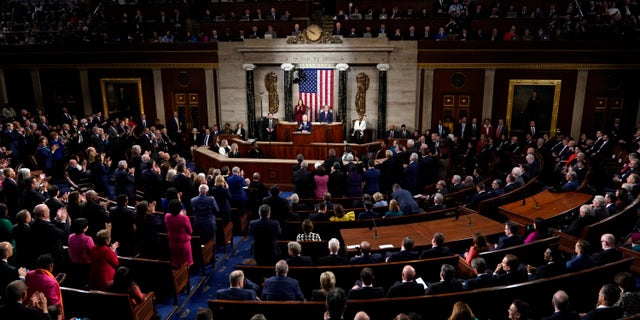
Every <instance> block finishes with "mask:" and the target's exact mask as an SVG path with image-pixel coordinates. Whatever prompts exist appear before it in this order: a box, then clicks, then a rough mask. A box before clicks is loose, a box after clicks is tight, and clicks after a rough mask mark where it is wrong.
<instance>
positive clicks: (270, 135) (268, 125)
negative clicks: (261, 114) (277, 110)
mask: <svg viewBox="0 0 640 320" xmlns="http://www.w3.org/2000/svg"><path fill="white" fill-rule="evenodd" d="M277 123H278V121H277V120H276V119H274V118H273V113H269V114H268V115H267V118H266V119H264V132H265V136H264V137H265V140H269V141H273V140H275V139H276V124H277Z"/></svg>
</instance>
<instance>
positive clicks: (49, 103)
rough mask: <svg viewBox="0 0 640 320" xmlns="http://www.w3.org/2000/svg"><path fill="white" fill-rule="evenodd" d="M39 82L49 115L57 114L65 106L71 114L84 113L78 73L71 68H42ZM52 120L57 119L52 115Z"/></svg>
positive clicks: (46, 111)
mask: <svg viewBox="0 0 640 320" xmlns="http://www.w3.org/2000/svg"><path fill="white" fill-rule="evenodd" d="M40 84H41V87H42V100H43V102H44V105H45V113H47V114H49V116H50V117H51V116H54V115H59V112H61V110H62V107H66V108H67V109H68V110H69V112H70V113H71V114H73V115H82V114H84V109H83V104H82V89H81V87H80V73H79V71H78V70H73V69H42V70H40ZM51 120H52V121H54V123H55V121H58V117H56V116H54V118H53V119H51Z"/></svg>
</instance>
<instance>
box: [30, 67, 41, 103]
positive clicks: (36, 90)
mask: <svg viewBox="0 0 640 320" xmlns="http://www.w3.org/2000/svg"><path fill="white" fill-rule="evenodd" d="M31 84H32V85H33V100H34V101H35V104H36V108H38V109H42V110H44V100H43V98H42V85H41V83H40V70H38V69H31Z"/></svg>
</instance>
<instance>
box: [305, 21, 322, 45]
mask: <svg viewBox="0 0 640 320" xmlns="http://www.w3.org/2000/svg"><path fill="white" fill-rule="evenodd" d="M304 34H305V36H306V37H307V39H308V40H309V41H311V42H317V41H319V40H320V39H322V27H320V26H319V25H317V24H311V25H309V26H308V27H307V28H306V29H305V30H304Z"/></svg>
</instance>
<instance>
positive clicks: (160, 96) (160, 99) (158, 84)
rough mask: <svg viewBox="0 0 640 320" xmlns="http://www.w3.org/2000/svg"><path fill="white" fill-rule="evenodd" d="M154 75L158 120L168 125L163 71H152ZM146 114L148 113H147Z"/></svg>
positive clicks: (154, 95)
mask: <svg viewBox="0 0 640 320" xmlns="http://www.w3.org/2000/svg"><path fill="white" fill-rule="evenodd" d="M151 73H152V74H153V98H154V102H155V105H156V118H158V119H160V122H162V123H166V122H167V121H166V118H165V116H166V115H165V112H164V89H163V88H162V69H152V70H151ZM145 112H146V111H145Z"/></svg>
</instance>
